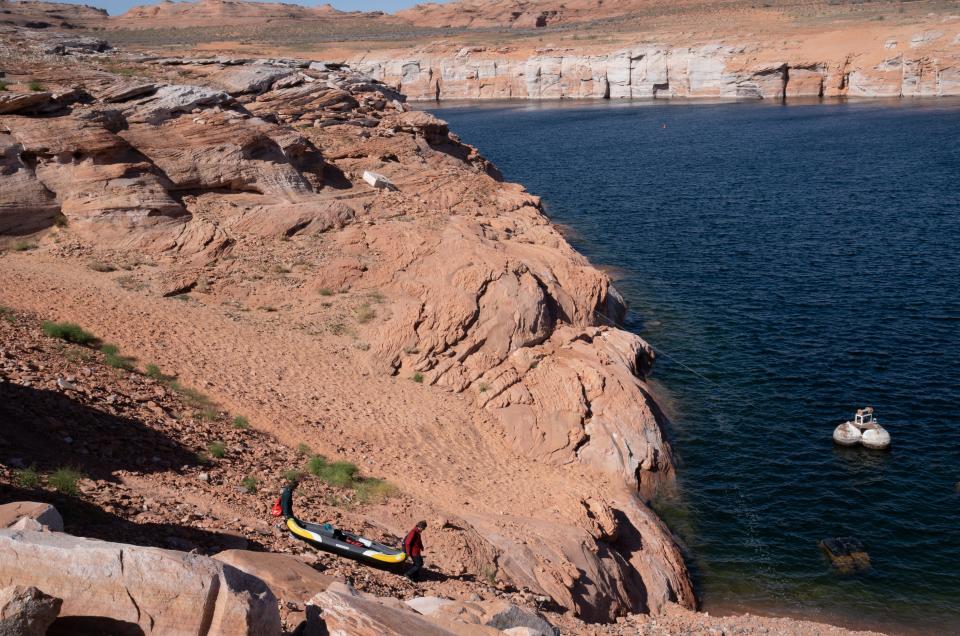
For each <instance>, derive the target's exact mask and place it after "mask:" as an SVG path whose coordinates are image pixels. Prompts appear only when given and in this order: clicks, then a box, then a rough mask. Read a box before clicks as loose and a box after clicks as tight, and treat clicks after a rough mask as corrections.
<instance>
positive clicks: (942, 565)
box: [432, 101, 960, 634]
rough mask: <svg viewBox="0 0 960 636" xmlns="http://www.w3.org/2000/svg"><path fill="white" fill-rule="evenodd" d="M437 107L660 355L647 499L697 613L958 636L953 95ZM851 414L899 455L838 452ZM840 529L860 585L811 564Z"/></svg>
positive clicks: (959, 442) (959, 185)
mask: <svg viewBox="0 0 960 636" xmlns="http://www.w3.org/2000/svg"><path fill="white" fill-rule="evenodd" d="M432 112H435V113H436V114H437V115H438V116H440V117H441V118H443V119H446V120H447V121H449V122H450V125H451V128H452V130H454V131H455V132H456V133H458V134H459V135H460V136H461V137H462V139H463V140H464V141H465V142H467V143H470V144H473V145H475V146H477V147H478V148H479V149H480V151H481V152H482V153H483V154H484V155H485V156H486V157H488V158H489V159H491V160H492V161H494V162H495V163H496V164H497V165H498V167H499V168H500V169H501V170H502V171H503V174H504V176H505V178H506V179H507V180H509V181H518V182H521V183H523V184H524V185H526V186H527V188H528V189H529V190H530V191H531V192H533V193H535V194H538V195H541V196H542V197H543V199H544V203H545V206H546V209H547V212H548V213H549V215H550V217H551V218H552V219H553V220H554V221H555V222H557V223H561V224H563V225H565V226H567V227H569V228H570V229H571V232H570V240H571V242H572V243H573V244H574V245H575V247H577V249H579V250H580V251H581V252H583V253H585V254H586V255H587V256H588V257H589V258H590V259H591V260H592V261H593V262H594V263H596V264H598V265H603V266H609V267H611V268H612V272H613V274H614V276H615V278H616V280H617V286H618V288H619V289H620V290H621V292H623V294H624V296H625V297H626V298H627V300H628V301H629V303H630V305H631V308H632V310H633V311H632V313H631V315H630V318H629V322H628V324H627V327H628V328H630V329H631V330H633V331H635V332H636V333H638V334H640V335H641V336H643V337H644V338H645V339H647V340H648V341H649V342H651V343H652V344H653V345H654V346H655V347H656V348H657V349H659V350H660V351H661V352H664V353H665V354H667V355H661V356H660V358H659V359H658V362H657V365H656V367H655V369H654V379H655V380H656V381H657V382H658V383H659V384H660V385H661V386H662V390H661V394H662V396H663V400H664V402H665V407H666V409H667V410H668V412H669V413H670V415H671V419H672V431H671V435H672V440H673V446H674V451H675V454H676V458H677V462H678V469H679V470H678V472H679V480H678V482H679V484H678V486H679V488H678V492H677V493H672V494H665V495H664V496H663V497H662V498H661V500H660V501H659V502H658V508H659V509H660V510H661V511H662V513H663V515H664V516H665V518H666V519H667V521H668V523H670V525H671V527H672V528H673V529H674V530H675V532H676V533H677V534H678V535H679V536H680V537H681V539H682V541H683V543H684V545H685V549H686V550H687V552H688V555H689V562H690V565H691V568H692V570H693V572H694V575H695V578H696V583H697V586H698V591H699V594H700V596H701V599H702V602H703V605H704V608H705V609H706V610H708V611H718V612H723V611H745V610H752V611H754V612H759V613H771V614H774V613H777V614H791V615H798V616H802V617H806V618H811V619H816V620H824V621H832V622H835V623H839V624H845V625H851V626H864V627H874V628H882V629H884V630H885V631H889V632H891V633H904V634H906V633H909V634H927V633H929V634H944V633H955V634H956V633H960V492H958V489H960V483H958V482H960V417H958V409H960V102H957V101H922V102H911V101H901V102H859V103H857V102H847V103H839V102H838V103H822V104H801V105H771V104H758V103H724V104H696V103H686V104H665V103H641V104H637V103H632V104H631V103H609V102H604V103H599V104H592V103H591V104H574V105H569V104H564V105H560V104H556V103H555V104H522V105H520V104H498V105H487V106H480V107H478V106H476V105H474V106H472V107H464V108H442V109H433V110H432ZM668 355H669V356H670V357H668ZM677 361H679V362H682V363H683V364H686V365H688V366H689V367H691V368H693V369H695V370H696V371H697V372H699V373H700V374H702V375H703V376H704V377H705V378H706V379H702V378H700V377H698V376H696V375H694V374H692V373H691V372H689V371H687V370H686V369H684V368H683V367H682V366H680V364H678V363H677ZM868 404H869V405H872V406H874V407H875V408H876V410H877V415H878V417H879V418H880V421H881V423H882V424H883V425H884V426H886V427H887V429H888V430H889V431H890V432H891V434H892V436H893V448H892V450H891V451H890V452H888V453H875V452H870V451H865V450H860V449H838V448H835V447H834V446H833V445H832V443H831V438H830V436H831V433H832V431H833V428H834V427H835V426H836V425H837V424H838V423H840V422H842V421H844V420H846V419H851V418H852V416H853V413H854V410H855V409H856V408H857V407H858V406H863V405H868ZM844 535H854V536H857V537H859V538H860V539H861V540H862V541H863V543H864V544H865V546H866V549H867V551H868V552H869V554H870V558H871V563H872V569H871V570H870V571H869V572H868V573H866V574H861V575H856V576H841V575H838V574H837V573H835V572H834V571H832V570H831V567H830V565H829V564H828V563H827V561H826V560H825V558H824V556H823V555H822V554H821V553H820V551H819V549H818V546H817V544H818V541H820V540H821V539H823V538H825V537H830V536H844Z"/></svg>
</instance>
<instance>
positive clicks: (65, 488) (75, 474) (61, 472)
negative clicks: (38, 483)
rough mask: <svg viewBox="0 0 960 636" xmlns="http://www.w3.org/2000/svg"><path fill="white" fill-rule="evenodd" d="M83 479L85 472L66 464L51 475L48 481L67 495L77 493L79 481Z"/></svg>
mask: <svg viewBox="0 0 960 636" xmlns="http://www.w3.org/2000/svg"><path fill="white" fill-rule="evenodd" d="M81 479H83V473H81V472H80V471H79V470H77V469H76V468H71V467H69V466H65V467H63V468H58V469H57V470H55V471H54V472H53V473H52V474H51V475H50V476H49V477H47V483H48V484H50V486H52V487H53V488H54V489H55V490H59V491H60V492H62V493H63V494H65V495H75V494H77V483H78V482H79V481H80V480H81Z"/></svg>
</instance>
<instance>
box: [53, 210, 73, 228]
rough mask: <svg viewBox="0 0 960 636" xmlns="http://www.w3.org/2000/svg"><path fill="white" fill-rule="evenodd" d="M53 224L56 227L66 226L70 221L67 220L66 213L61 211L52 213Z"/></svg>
mask: <svg viewBox="0 0 960 636" xmlns="http://www.w3.org/2000/svg"><path fill="white" fill-rule="evenodd" d="M53 224H54V225H56V226H57V227H67V226H68V225H69V224H70V221H69V220H67V215H66V214H64V213H63V212H57V213H56V214H55V215H53Z"/></svg>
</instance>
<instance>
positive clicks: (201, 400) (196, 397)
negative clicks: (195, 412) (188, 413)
mask: <svg viewBox="0 0 960 636" xmlns="http://www.w3.org/2000/svg"><path fill="white" fill-rule="evenodd" d="M169 386H170V389H171V390H172V391H174V392H176V393H177V394H179V395H180V397H182V398H183V400H184V402H186V403H187V405H188V406H191V407H193V408H195V409H205V408H210V407H213V406H215V404H214V403H213V400H211V399H210V398H209V396H207V395H206V394H204V393H201V392H200V391H197V390H196V389H193V388H190V387H188V386H183V385H182V384H180V383H179V382H176V381H172V382H170V384H169Z"/></svg>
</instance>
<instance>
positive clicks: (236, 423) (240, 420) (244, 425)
mask: <svg viewBox="0 0 960 636" xmlns="http://www.w3.org/2000/svg"><path fill="white" fill-rule="evenodd" d="M233 428H238V429H240V430H241V431H245V430H247V429H248V428H250V420H248V419H247V418H245V417H244V416H242V415H238V416H236V417H235V418H233Z"/></svg>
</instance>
